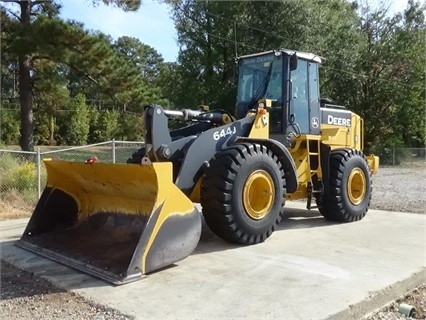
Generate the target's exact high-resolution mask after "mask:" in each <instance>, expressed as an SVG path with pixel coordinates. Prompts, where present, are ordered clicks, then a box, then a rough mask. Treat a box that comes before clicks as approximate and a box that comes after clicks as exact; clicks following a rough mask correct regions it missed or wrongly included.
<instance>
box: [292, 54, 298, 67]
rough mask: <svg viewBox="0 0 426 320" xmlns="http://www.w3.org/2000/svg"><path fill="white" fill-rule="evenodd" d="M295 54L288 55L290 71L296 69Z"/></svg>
mask: <svg viewBox="0 0 426 320" xmlns="http://www.w3.org/2000/svg"><path fill="white" fill-rule="evenodd" d="M297 60H298V59H297V55H295V54H293V55H291V56H290V71H293V70H296V69H297Z"/></svg>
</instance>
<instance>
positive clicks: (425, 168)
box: [0, 164, 426, 320]
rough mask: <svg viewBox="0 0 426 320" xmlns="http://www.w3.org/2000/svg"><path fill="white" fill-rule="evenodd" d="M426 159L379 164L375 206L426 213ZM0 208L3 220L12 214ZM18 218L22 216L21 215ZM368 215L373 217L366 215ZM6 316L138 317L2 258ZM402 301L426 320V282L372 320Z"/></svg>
mask: <svg viewBox="0 0 426 320" xmlns="http://www.w3.org/2000/svg"><path fill="white" fill-rule="evenodd" d="M425 181H426V164H420V165H415V166H410V167H397V168H380V169H379V173H378V174H377V175H375V176H374V177H373V200H372V203H371V208H372V209H381V210H391V211H398V212H413V213H420V214H425V208H426V184H425ZM8 217H9V216H8V215H7V214H6V213H3V214H2V212H1V210H0V219H1V218H3V219H4V218H8ZM16 217H19V215H17V216H16ZM367 218H368V216H367ZM0 294H1V301H0V318H1V319H5V320H8V319H70V320H71V319H72V320H74V319H90V320H112V319H133V318H132V317H129V316H126V315H123V314H121V313H119V312H118V311H116V310H113V309H110V308H107V307H105V306H101V305H98V304H96V303H93V302H91V301H88V300H86V299H84V298H82V297H81V296H78V295H76V294H74V293H70V292H66V291H63V290H61V289H58V288H56V287H54V286H53V285H51V284H50V283H49V282H47V281H46V280H44V279H41V278H38V277H35V276H34V275H32V274H30V273H28V272H24V271H21V270H18V269H16V268H14V267H13V266H11V265H10V264H8V263H6V262H3V261H2V262H1V287H0ZM400 303H407V304H409V305H413V306H414V307H415V308H416V311H417V314H416V316H415V317H413V318H412V319H426V283H425V284H423V285H421V286H419V287H417V288H415V289H414V290H413V291H411V292H409V293H407V295H406V296H404V297H401V298H400V299H398V300H396V301H393V302H391V303H389V304H388V305H386V306H384V307H383V308H382V309H381V310H379V311H376V312H375V313H373V314H371V315H368V316H367V317H366V318H365V319H368V320H399V319H407V318H406V317H405V316H403V315H402V314H400V313H399V312H398V306H399V304H400Z"/></svg>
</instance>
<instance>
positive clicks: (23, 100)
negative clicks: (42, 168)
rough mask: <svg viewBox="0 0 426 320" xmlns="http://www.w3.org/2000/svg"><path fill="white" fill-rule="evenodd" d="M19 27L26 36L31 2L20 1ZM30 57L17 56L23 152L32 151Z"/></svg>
mask: <svg viewBox="0 0 426 320" xmlns="http://www.w3.org/2000/svg"><path fill="white" fill-rule="evenodd" d="M20 5H21V26H22V29H23V34H24V36H28V31H29V28H30V27H31V26H30V23H31V21H30V17H31V1H20ZM30 71H31V57H30V55H29V54H28V53H26V54H25V53H24V54H21V55H20V56H19V98H20V99H19V100H20V104H21V138H20V142H19V143H20V146H21V149H22V150H24V151H34V141H33V140H34V137H33V134H34V115H33V96H32V86H31V74H30Z"/></svg>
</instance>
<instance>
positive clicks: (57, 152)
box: [0, 140, 143, 216]
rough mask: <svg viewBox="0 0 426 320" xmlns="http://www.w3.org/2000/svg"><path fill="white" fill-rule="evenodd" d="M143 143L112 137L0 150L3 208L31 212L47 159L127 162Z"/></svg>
mask: <svg viewBox="0 0 426 320" xmlns="http://www.w3.org/2000/svg"><path fill="white" fill-rule="evenodd" d="M142 146H143V142H132V141H115V140H112V141H107V142H103V143H98V144H92V145H87V146H81V147H69V148H64V147H51V146H42V147H38V148H37V151H35V152H25V151H20V150H18V147H10V148H7V149H0V210H1V211H11V212H28V213H31V212H32V210H33V208H34V206H35V204H36V203H37V200H38V199H39V197H40V195H41V192H42V191H43V189H44V186H45V184H46V169H45V167H44V165H43V160H44V159H47V158H50V159H57V160H67V161H79V162H84V161H86V160H88V159H90V158H91V157H92V156H96V157H97V158H98V161H100V162H106V163H125V162H126V161H127V159H128V158H129V157H131V155H132V153H134V152H136V151H137V150H138V149H140V148H141V147H142ZM12 216H13V215H12Z"/></svg>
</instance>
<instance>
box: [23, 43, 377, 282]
mask: <svg viewBox="0 0 426 320" xmlns="http://www.w3.org/2000/svg"><path fill="white" fill-rule="evenodd" d="M320 63H321V58H320V57H318V56H316V55H314V54H309V53H303V52H296V51H291V50H284V49H283V50H277V51H269V52H263V53H259V54H254V55H248V56H243V57H240V58H239V59H238V66H239V82H238V94H237V107H236V114H235V115H231V114H229V113H227V112H226V111H222V110H213V111H206V110H197V111H196V110H188V109H184V110H181V111H170V110H164V109H163V108H162V107H160V106H157V105H152V106H148V107H146V108H145V111H144V128H143V130H144V137H145V147H144V148H142V149H140V150H139V151H138V152H136V153H134V154H133V156H132V157H131V158H130V159H129V160H128V161H127V162H128V163H125V164H124V163H123V164H106V163H101V162H96V161H93V160H94V159H92V161H88V162H87V163H78V162H66V161H51V160H50V161H45V162H44V163H45V165H46V168H47V174H48V179H47V185H46V188H45V190H44V192H43V194H42V196H41V198H40V200H39V202H38V204H37V206H36V208H35V210H34V213H33V215H32V217H31V219H30V221H29V223H28V226H27V228H26V230H25V231H24V234H23V236H22V238H21V239H20V240H19V241H18V245H19V246H21V247H23V248H26V249H28V250H31V251H33V252H36V253H38V254H40V255H43V256H46V257H49V258H51V259H54V260H56V261H59V262H61V263H63V264H66V265H69V266H72V267H74V268H78V269H80V270H82V271H84V272H87V273H90V274H92V275H95V276H97V277H100V278H102V279H105V280H107V281H109V282H112V283H114V284H122V283H126V282H129V281H132V280H136V279H139V278H141V276H142V275H145V274H147V273H150V272H152V271H154V270H158V269H161V268H164V267H167V266H169V265H171V264H173V263H175V262H177V261H179V260H181V259H184V258H185V257H187V256H188V255H190V254H191V252H192V251H193V250H194V249H195V247H196V246H197V243H198V241H199V238H200V234H201V226H202V223H201V219H202V215H203V216H204V219H205V221H206V223H207V225H208V226H209V228H210V229H211V230H212V231H213V232H214V233H215V234H216V235H218V236H219V237H221V238H223V239H225V240H226V241H230V242H233V243H239V244H243V245H250V244H256V243H260V242H263V241H264V240H265V239H267V238H268V237H269V236H270V235H271V234H272V232H273V231H274V229H275V228H276V227H277V225H278V224H279V223H280V220H281V218H282V216H283V208H284V203H285V201H286V200H295V199H306V200H307V208H308V209H311V208H312V207H313V205H312V204H313V202H315V203H316V206H317V208H318V209H319V211H320V212H321V214H322V215H323V216H324V217H325V218H326V219H330V220H335V221H342V222H351V221H356V220H360V219H362V218H363V217H364V216H365V214H366V213H367V211H368V208H369V205H370V200H371V193H372V185H371V174H373V173H375V172H376V171H377V169H378V165H379V159H378V158H377V157H375V156H373V155H370V156H365V155H364V154H363V152H362V150H363V134H364V130H363V121H362V119H361V118H360V117H359V116H358V115H356V114H354V113H353V112H351V111H349V110H347V109H346V108H344V107H342V106H338V105H335V104H333V103H332V102H331V101H330V100H326V99H321V98H320V94H319V79H318V67H319V64H320ZM170 118H179V119H185V120H187V121H188V122H189V124H188V125H187V126H185V127H183V128H180V129H176V130H171V131H170V130H169V128H168V121H169V120H170ZM194 203H201V206H202V215H201V213H200V212H198V210H197V207H196V206H195V204H194Z"/></svg>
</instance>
